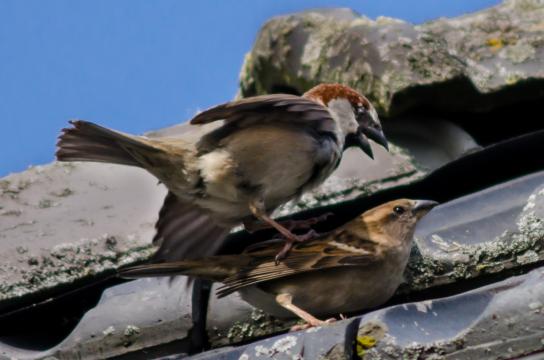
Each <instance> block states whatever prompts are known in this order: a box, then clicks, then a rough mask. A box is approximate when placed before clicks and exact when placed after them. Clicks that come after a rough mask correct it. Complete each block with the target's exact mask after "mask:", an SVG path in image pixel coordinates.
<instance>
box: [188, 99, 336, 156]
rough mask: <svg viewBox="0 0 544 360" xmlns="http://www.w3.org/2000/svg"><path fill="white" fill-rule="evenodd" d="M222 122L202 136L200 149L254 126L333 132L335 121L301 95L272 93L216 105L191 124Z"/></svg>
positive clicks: (195, 118) (326, 112)
mask: <svg viewBox="0 0 544 360" xmlns="http://www.w3.org/2000/svg"><path fill="white" fill-rule="evenodd" d="M218 120H224V124H223V126H221V127H220V128H218V129H217V130H215V131H212V132H211V133H210V134H208V135H206V136H204V137H203V138H202V140H201V142H200V144H199V148H200V149H208V148H213V146H212V145H211V144H214V143H217V142H219V141H220V140H221V139H223V138H224V137H226V136H228V135H229V134H231V133H232V132H234V131H236V130H238V129H240V128H244V127H249V126H251V125H253V124H262V123H282V124H290V125H293V126H304V127H307V128H310V129H313V130H314V131H316V132H317V133H330V134H334V133H335V122H334V120H333V118H332V117H331V115H330V113H329V111H328V110H327V108H326V107H324V106H323V105H321V104H319V103H317V102H315V101H313V100H309V99H306V98H303V97H300V96H295V95H287V94H273V95H261V96H254V97H250V98H247V99H242V100H236V101H231V102H228V103H225V104H222V105H218V106H215V107H213V108H211V109H208V110H206V111H204V112H201V113H200V114H198V115H196V116H195V117H194V118H193V119H192V120H191V124H192V125H203V124H208V123H211V122H214V121H218Z"/></svg>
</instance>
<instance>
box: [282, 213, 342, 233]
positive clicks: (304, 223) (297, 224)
mask: <svg viewBox="0 0 544 360" xmlns="http://www.w3.org/2000/svg"><path fill="white" fill-rule="evenodd" d="M332 215H334V214H333V213H332V212H328V213H325V214H321V215H319V216H316V217H313V218H309V219H304V220H285V221H282V222H280V223H281V224H282V225H283V226H285V227H286V228H287V229H288V230H290V231H293V230H299V229H310V228H311V227H312V226H313V225H315V224H319V223H320V222H323V221H325V220H327V219H328V218H329V217H331V216H332Z"/></svg>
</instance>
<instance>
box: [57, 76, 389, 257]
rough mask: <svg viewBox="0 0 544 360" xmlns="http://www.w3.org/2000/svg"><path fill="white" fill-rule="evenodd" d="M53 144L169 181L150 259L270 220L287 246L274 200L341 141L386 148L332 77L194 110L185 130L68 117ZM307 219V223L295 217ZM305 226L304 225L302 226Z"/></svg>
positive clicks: (371, 114) (323, 172)
mask: <svg viewBox="0 0 544 360" xmlns="http://www.w3.org/2000/svg"><path fill="white" fill-rule="evenodd" d="M70 123H71V125H72V127H69V128H66V129H63V130H62V132H61V135H60V136H59V140H58V143H57V151H56V158H57V160H59V161H94V162H106V163H114V164H122V165H131V166H137V167H141V168H143V169H145V170H147V171H148V172H150V173H151V174H153V175H154V176H155V177H157V178H158V180H159V181H160V182H161V183H163V184H164V185H165V186H166V187H167V188H168V190H169V192H168V194H167V195H166V198H165V200H164V203H163V206H162V208H161V210H160V212H159V219H158V221H157V223H156V235H155V237H154V239H153V243H154V244H155V245H157V246H158V250H157V252H156V253H155V255H154V260H155V261H172V260H180V259H194V258H200V257H203V256H209V255H213V254H215V253H216V252H217V250H218V248H219V247H220V246H221V244H222V242H223V241H222V240H223V239H224V238H225V237H226V235H227V234H228V233H229V232H230V230H231V229H232V228H233V227H234V226H237V225H239V224H241V223H243V224H244V226H245V228H246V229H247V230H248V231H254V230H257V229H260V228H262V227H263V224H264V225H265V226H266V227H272V228H274V229H276V230H277V231H278V232H279V233H280V234H281V235H282V236H283V237H284V238H285V245H284V247H283V248H282V249H281V250H280V251H279V252H278V256H277V260H280V259H283V258H284V257H285V256H286V254H287V252H288V251H289V250H290V248H291V247H292V245H293V244H294V243H296V242H302V241H304V240H308V239H311V238H312V237H315V236H316V233H315V232H313V231H309V232H308V233H306V234H302V235H295V234H293V233H292V232H291V230H293V226H291V228H288V227H287V226H284V225H283V224H281V223H280V222H278V221H275V220H274V219H272V218H271V216H270V214H271V213H272V211H274V209H276V208H277V207H278V206H280V205H282V204H284V203H286V202H288V201H290V200H293V199H295V198H297V197H299V196H300V195H301V194H303V193H304V192H306V191H308V190H310V189H312V188H314V187H316V186H317V185H319V184H321V183H322V182H323V181H325V179H326V178H327V177H328V176H329V175H330V174H331V173H332V172H333V171H334V169H335V168H336V167H337V166H338V165H339V163H340V160H341V158H342V153H343V150H344V149H346V148H348V147H350V146H358V147H360V148H361V149H362V150H363V151H364V152H365V153H366V154H367V155H368V156H370V157H371V158H372V157H373V154H372V149H371V147H370V144H369V141H368V139H371V140H373V141H375V142H376V143H378V144H380V145H382V146H383V147H385V148H386V149H387V147H388V144H387V140H386V138H385V136H384V134H383V131H382V127H381V123H380V120H379V118H378V115H377V113H376V110H375V109H374V107H373V106H372V104H371V103H370V101H368V99H367V98H366V97H364V96H363V95H361V94H359V93H358V92H356V91H355V90H353V89H351V88H349V87H347V86H344V85H340V84H321V85H317V86H315V87H314V88H312V89H310V90H309V91H308V92H306V93H305V94H303V95H302V96H296V95H288V94H273V95H262V96H255V97H249V98H245V99H242V100H236V101H231V102H227V103H225V104H222V105H218V106H215V107H212V108H210V109H208V110H206V111H203V112H201V113H199V114H198V115H196V116H195V117H194V118H193V119H192V120H191V121H190V124H191V125H193V126H191V129H190V131H189V132H188V133H186V134H183V135H180V136H175V137H162V138H148V137H145V136H135V135H129V134H125V133H121V132H118V131H114V130H110V129H108V128H105V127H102V126H99V125H97V124H94V123H91V122H87V121H82V120H76V121H71V122H70ZM299 225H300V226H301V227H305V224H299ZM306 227H308V226H306Z"/></svg>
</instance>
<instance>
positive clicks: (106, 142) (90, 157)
mask: <svg viewBox="0 0 544 360" xmlns="http://www.w3.org/2000/svg"><path fill="white" fill-rule="evenodd" d="M70 124H72V125H73V127H71V128H66V129H62V133H61V135H60V136H59V140H58V142H57V152H56V154H55V155H56V157H57V160H59V161H94V162H106V163H113V164H122V165H132V166H141V163H140V162H139V161H138V160H137V159H136V158H135V157H134V155H133V153H134V150H133V149H140V150H142V152H143V151H145V152H148V153H149V152H157V151H160V150H159V149H157V148H155V147H153V146H151V145H149V144H146V143H145V142H143V141H141V140H139V139H137V138H136V137H132V136H130V135H126V134H123V133H120V132H117V131H113V130H110V129H107V128H105V127H102V126H99V125H96V124H93V123H91V122H88V121H83V120H76V121H70Z"/></svg>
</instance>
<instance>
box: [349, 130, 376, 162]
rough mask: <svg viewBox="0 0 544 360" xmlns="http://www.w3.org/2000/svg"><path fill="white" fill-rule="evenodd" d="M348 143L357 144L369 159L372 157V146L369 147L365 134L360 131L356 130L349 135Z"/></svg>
mask: <svg viewBox="0 0 544 360" xmlns="http://www.w3.org/2000/svg"><path fill="white" fill-rule="evenodd" d="M349 142H350V145H354V146H358V147H359V148H361V150H363V151H364V152H365V154H367V155H368V156H369V157H370V158H371V159H374V153H373V152H372V148H371V147H370V143H369V142H368V139H367V138H366V136H364V135H363V133H361V132H360V131H359V132H357V134H353V135H351V136H350V139H349Z"/></svg>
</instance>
